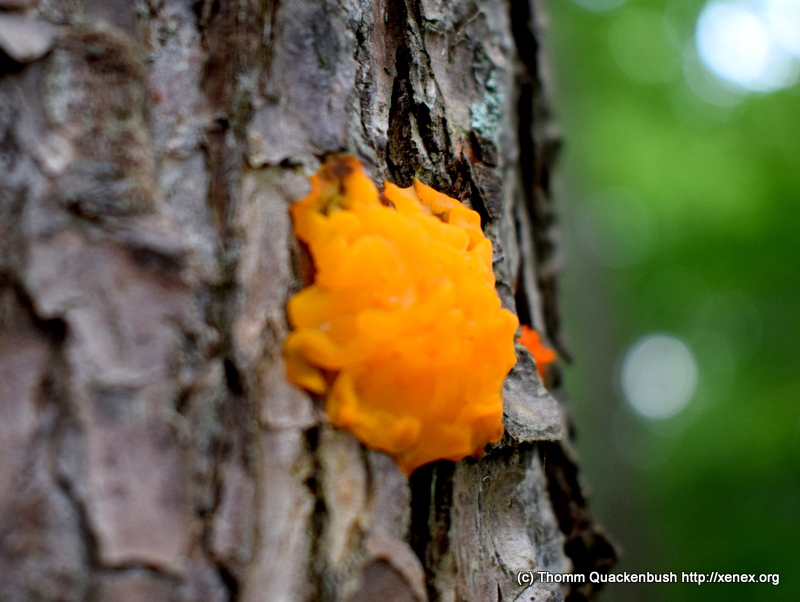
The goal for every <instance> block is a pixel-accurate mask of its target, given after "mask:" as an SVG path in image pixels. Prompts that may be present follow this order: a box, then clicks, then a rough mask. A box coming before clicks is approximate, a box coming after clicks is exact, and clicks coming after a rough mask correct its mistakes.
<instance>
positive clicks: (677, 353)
mask: <svg viewBox="0 0 800 602" xmlns="http://www.w3.org/2000/svg"><path fill="white" fill-rule="evenodd" d="M697 372H698V370H697V361H696V360H695V358H694V355H693V354H692V352H691V350H690V349H689V348H688V347H687V346H686V344H685V343H683V341H681V340H680V339H677V338H675V337H673V336H669V335H665V334H649V335H646V336H644V337H642V338H641V339H639V340H638V341H636V343H634V344H633V346H632V347H631V348H630V349H629V350H628V353H627V354H626V355H625V360H624V361H623V363H622V392H623V393H624V395H625V399H626V401H627V402H628V403H629V404H630V406H631V407H632V408H633V409H634V410H636V412H638V413H639V414H641V415H642V416H644V417H645V418H652V419H664V418H669V417H671V416H674V415H675V414H677V413H678V412H680V411H681V410H682V409H683V408H684V407H686V404H687V403H689V400H690V399H691V398H692V396H693V395H694V392H695V389H696V388H697Z"/></svg>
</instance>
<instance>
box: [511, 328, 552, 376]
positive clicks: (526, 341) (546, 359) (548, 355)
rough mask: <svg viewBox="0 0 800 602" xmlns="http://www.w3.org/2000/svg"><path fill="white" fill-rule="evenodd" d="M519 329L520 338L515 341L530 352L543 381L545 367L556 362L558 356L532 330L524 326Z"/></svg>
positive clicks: (545, 371) (545, 372)
mask: <svg viewBox="0 0 800 602" xmlns="http://www.w3.org/2000/svg"><path fill="white" fill-rule="evenodd" d="M520 328H521V329H522V336H521V337H519V339H517V340H518V341H519V342H520V343H522V344H523V345H525V347H526V348H527V349H528V351H530V352H531V355H532V356H533V359H534V361H535V362H536V371H537V372H538V373H539V376H540V377H541V379H542V380H544V379H545V375H546V374H547V367H548V366H549V365H550V364H552V363H553V362H554V361H556V359H557V358H558V356H557V355H556V352H555V351H553V350H552V349H550V347H547V346H546V345H545V344H544V343H542V339H541V338H540V337H539V333H538V332H536V331H535V330H534V329H533V328H530V327H528V326H525V325H524V324H523V325H522V326H520Z"/></svg>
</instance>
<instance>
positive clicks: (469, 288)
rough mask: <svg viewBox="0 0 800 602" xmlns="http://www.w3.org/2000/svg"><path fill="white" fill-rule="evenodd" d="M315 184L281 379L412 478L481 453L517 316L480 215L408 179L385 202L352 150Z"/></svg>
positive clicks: (299, 216)
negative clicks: (498, 283)
mask: <svg viewBox="0 0 800 602" xmlns="http://www.w3.org/2000/svg"><path fill="white" fill-rule="evenodd" d="M311 183H312V190H311V193H310V194H309V195H308V196H307V197H305V198H304V199H301V200H300V201H297V202H296V203H294V205H292V207H291V214H292V219H293V222H294V232H295V235H296V236H297V238H299V239H300V240H301V241H303V242H305V243H306V244H307V245H308V247H309V250H310V252H311V256H312V258H313V260H314V265H315V268H316V275H315V281H314V283H313V284H312V285H311V286H309V287H308V288H306V289H304V290H302V291H300V292H299V293H297V294H296V295H294V296H293V297H292V298H291V299H290V300H289V304H288V313H289V320H290V322H291V325H292V326H293V328H294V330H293V331H292V332H291V333H290V334H289V336H288V337H287V339H286V343H285V346H284V355H285V358H286V372H287V377H288V379H289V380H290V381H291V382H292V383H294V384H295V385H297V386H298V387H301V388H304V389H307V390H308V391H311V392H314V393H318V394H321V395H324V396H325V409H326V412H327V414H328V418H329V419H330V421H331V423H332V424H333V425H334V426H335V427H338V428H342V429H346V430H348V431H350V432H351V433H353V434H354V435H355V436H356V437H357V438H358V439H359V440H360V441H361V442H363V443H364V444H365V445H367V446H368V447H371V448H373V449H378V450H381V451H384V452H386V453H387V454H389V455H390V456H391V457H392V458H393V459H394V460H395V462H397V464H398V465H399V466H400V468H401V469H402V470H403V472H404V473H406V474H410V473H411V472H412V471H413V470H414V469H416V468H417V467H419V466H422V465H423V464H427V463H428V462H432V461H434V460H439V459H448V460H454V461H455V460H460V459H461V458H464V457H466V456H474V457H480V456H481V455H482V453H483V449H484V447H485V446H486V444H487V443H492V442H496V441H498V440H499V439H500V437H502V435H503V422H502V416H503V399H502V395H501V389H502V386H503V381H504V379H505V377H506V375H507V374H508V372H509V370H511V367H512V366H513V365H514V364H515V363H516V357H515V355H514V333H515V331H516V328H517V324H518V321H517V318H516V316H515V315H514V314H513V313H511V312H510V311H508V310H506V309H502V308H501V307H500V298H499V297H498V296H497V292H496V291H495V288H494V284H495V279H494V273H493V272H492V245H491V242H490V241H489V240H488V239H487V238H486V237H485V236H484V235H483V231H482V230H481V226H480V218H479V216H478V214H477V213H475V212H474V211H472V210H470V209H468V208H467V207H465V206H464V205H462V204H461V203H460V202H458V201H457V200H455V199H452V198H450V197H448V196H446V195H444V194H441V193H439V192H436V191H435V190H433V189H432V188H429V187H428V186H425V185H424V184H422V183H421V182H419V181H416V180H415V181H414V184H413V185H412V186H410V187H409V188H398V187H397V186H394V185H392V184H389V183H388V182H387V183H385V190H384V193H383V196H382V197H381V198H379V195H378V190H377V188H376V187H375V185H374V184H373V183H372V181H371V180H370V179H369V178H368V177H367V176H366V175H364V173H363V171H362V170H361V165H360V164H359V162H358V161H357V160H356V159H355V158H353V157H333V158H331V159H329V160H328V161H327V162H326V163H325V165H324V166H323V167H322V169H321V170H320V171H319V173H318V174H317V175H315V176H313V177H312V178H311ZM381 201H383V203H382V202H381Z"/></svg>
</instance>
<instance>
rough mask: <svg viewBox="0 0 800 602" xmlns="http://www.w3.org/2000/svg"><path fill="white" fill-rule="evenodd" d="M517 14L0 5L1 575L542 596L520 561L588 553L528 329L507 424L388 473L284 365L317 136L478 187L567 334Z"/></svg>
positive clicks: (491, 4)
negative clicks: (293, 218) (297, 212)
mask: <svg viewBox="0 0 800 602" xmlns="http://www.w3.org/2000/svg"><path fill="white" fill-rule="evenodd" d="M538 16H539V10H538V8H537V7H536V6H535V5H534V4H529V3H528V2H516V1H515V2H511V1H509V2H503V1H500V0H481V1H469V0H458V1H454V2H448V3H436V2H426V1H423V2H418V3H417V2H407V3H403V2H397V3H393V2H388V3H383V2H375V3H367V2H358V1H356V0H353V1H350V2H344V3H335V2H327V1H323V2H317V1H311V0H308V1H297V2H292V3H282V2H278V1H277V0H275V1H271V2H270V1H257V0H242V1H240V2H232V1H231V2H228V1H222V2H211V1H208V0H206V1H203V2H195V3H191V2H186V1H180V0H175V1H170V0H166V1H163V2H157V1H152V2H149V3H145V2H130V3H129V2H114V1H112V0H106V1H103V0H84V1H81V0H74V1H70V2H52V1H50V0H40V1H38V2H37V1H36V0H3V1H0V48H1V49H2V51H3V54H2V55H0V56H2V60H0V70H1V71H2V77H0V195H2V196H0V230H1V232H2V235H1V236H0V245H2V253H0V277H1V278H2V279H1V280H0V412H1V413H2V419H1V420H0V457H2V464H0V509H1V510H0V573H2V575H3V578H2V579H0V598H2V599H3V600H65V601H66V600H70V601H71V600H87V599H98V600H115V601H117V600H148V601H150V600H203V601H209V602H216V601H222V600H247V601H251V600H252V601H256V600H259V601H260V600H270V601H281V600H313V599H322V600H350V601H357V600H364V601H367V600H377V599H389V600H404V601H405V600H409V601H410V600H473V601H484V600H501V599H502V600H513V599H520V600H545V599H547V600H557V599H560V596H561V593H560V592H559V591H557V590H556V589H555V588H554V586H546V585H544V584H539V583H536V584H533V585H532V586H530V587H528V588H527V589H526V588H525V587H523V586H520V585H519V584H518V583H517V581H516V575H517V572H518V571H528V570H536V569H538V570H550V571H554V572H562V571H567V570H569V569H570V566H571V565H572V566H574V567H575V569H576V570H577V571H578V572H584V571H588V570H590V568H592V567H595V566H599V567H606V568H607V566H608V563H609V562H610V561H611V559H612V557H613V552H612V550H611V548H610V546H609V545H608V544H607V542H606V541H605V540H604V539H603V537H602V535H600V534H599V533H598V531H597V530H596V528H595V527H593V526H592V524H591V522H590V521H589V519H588V516H587V514H586V510H585V502H584V499H583V497H582V495H581V492H580V488H579V486H578V482H577V477H576V470H577V469H576V466H575V464H574V459H573V457H572V455H571V452H570V448H569V446H568V444H566V443H565V442H564V441H563V440H562V441H561V442H560V443H559V442H558V441H559V440H561V439H562V437H563V436H564V435H565V433H564V430H565V427H564V424H565V420H564V419H563V417H562V415H563V412H562V410H561V409H560V408H559V405H558V403H557V402H556V401H555V400H554V399H553V398H551V397H550V395H549V394H548V393H547V391H546V390H545V389H544V388H543V387H542V385H541V383H540V381H539V379H538V377H537V375H536V370H535V368H534V365H533V362H532V361H531V360H530V358H529V356H527V355H526V354H525V353H524V352H522V351H521V350H520V351H519V353H518V355H519V357H520V361H519V363H518V365H517V367H515V369H514V370H513V371H512V373H511V375H510V376H509V378H508V379H507V383H506V387H505V404H506V408H505V414H506V416H505V423H506V436H505V437H504V439H503V440H502V441H501V442H500V443H499V444H497V445H495V446H493V447H492V448H491V450H490V451H489V453H488V455H487V456H486V457H485V458H484V459H483V460H480V461H462V462H459V463H457V464H453V463H449V462H440V463H437V464H434V465H429V466H427V467H424V468H422V469H420V470H418V471H417V472H416V473H415V474H414V475H412V477H411V478H410V479H408V480H407V479H406V478H405V477H403V476H402V474H401V473H400V472H399V470H398V469H397V468H396V467H395V465H394V464H393V463H392V462H391V460H389V459H388V458H386V457H385V456H384V455H382V454H380V453H377V452H371V451H367V450H365V449H364V448H363V447H362V446H361V445H360V444H359V443H358V442H357V441H356V440H355V439H354V438H353V437H351V436H350V435H348V434H346V433H341V432H336V431H333V430H331V429H330V428H329V427H328V426H326V423H325V418H324V416H323V414H322V413H321V410H320V407H319V405H318V404H317V403H316V402H315V400H312V399H311V398H310V397H308V396H307V395H305V394H304V393H302V392H300V391H298V390H295V389H294V388H292V387H291V386H289V385H288V384H287V383H286V381H285V380H284V377H283V365H282V360H281V343H282V340H283V337H284V336H285V334H286V332H287V323H286V317H285V302H286V299H287V297H288V296H289V295H290V294H291V292H293V291H295V290H297V289H299V288H300V287H301V286H303V283H304V282H305V281H306V280H307V279H308V276H309V274H308V264H307V261H306V258H305V256H304V254H303V251H302V249H300V248H299V247H298V245H297V243H296V242H294V238H293V236H292V233H291V225H290V222H289V218H288V213H287V207H288V205H289V203H291V202H292V201H294V200H296V199H297V198H299V197H301V196H303V195H304V194H305V193H306V192H307V190H308V186H309V184H308V175H309V174H310V173H312V172H313V171H314V170H315V169H316V167H317V166H318V165H319V163H320V161H321V159H322V158H323V157H324V156H325V155H326V154H327V153H330V152H344V153H352V154H354V155H356V156H357V157H359V158H360V159H361V160H362V161H363V162H364V163H365V165H366V166H367V170H368V171H369V172H371V175H372V176H373V177H374V178H376V179H378V178H385V179H388V180H390V181H393V182H395V183H397V184H399V185H403V186H406V185H408V184H409V183H410V179H411V177H412V176H416V177H419V178H420V179H421V180H422V181H423V182H425V183H427V184H429V185H431V186H433V187H435V188H437V189H439V190H441V191H442V192H445V193H447V194H449V195H451V196H454V197H456V198H460V199H462V200H464V201H465V202H467V203H468V204H470V205H471V206H472V207H473V208H474V209H476V210H477V211H478V212H479V213H480V214H481V217H482V220H483V222H484V226H485V230H486V232H487V235H489V236H491V238H492V239H493V242H494V246H495V263H496V266H495V267H496V274H497V281H498V290H499V292H500V295H501V298H502V299H503V301H504V303H505V304H506V305H507V306H509V307H516V310H517V312H518V314H519V316H520V319H521V320H522V321H523V322H525V323H529V324H532V325H533V326H535V327H536V328H537V329H539V330H540V331H542V332H544V333H546V335H547V337H548V338H549V339H550V340H551V341H553V342H554V344H556V345H557V346H559V348H560V349H561V351H562V354H564V349H563V347H561V346H560V344H559V341H560V338H559V326H558V312H557V309H556V304H555V300H556V286H555V284H556V280H555V262H554V258H555V255H554V248H553V231H552V222H553V217H552V215H553V214H552V207H551V200H550V197H549V191H548V175H549V170H550V167H551V163H552V160H553V156H554V152H555V148H556V146H557V143H556V141H555V139H554V138H553V136H552V135H551V133H550V131H549V129H548V124H547V113H546V110H545V107H544V104H543V102H542V97H541V74H540V70H539V62H538V60H539V59H538V52H537V49H538V45H537V42H536V34H537V27H536V19H537V18H538ZM520 349H521V348H520ZM523 590H524V591H523ZM590 590H591V588H590V587H584V588H578V589H576V590H575V591H573V592H572V596H571V597H572V599H581V598H582V597H583V596H585V595H588V594H589V593H590Z"/></svg>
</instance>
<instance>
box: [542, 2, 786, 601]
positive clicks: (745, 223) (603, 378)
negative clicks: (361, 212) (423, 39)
mask: <svg viewBox="0 0 800 602" xmlns="http://www.w3.org/2000/svg"><path fill="white" fill-rule="evenodd" d="M591 1H592V0H581V1H580V2H579V1H578V0H548V2H547V11H548V20H549V25H548V27H547V30H546V31H545V47H546V50H547V60H548V62H549V65H550V69H551V71H552V73H551V76H552V80H553V82H552V83H553V84H554V87H553V89H554V94H553V95H552V96H553V98H552V105H553V107H554V109H555V110H554V113H555V119H556V122H557V123H558V124H559V125H560V127H561V129H562V131H563V135H564V139H565V149H564V153H563V155H562V158H561V165H560V168H559V174H558V176H557V182H556V194H557V195H558V197H559V202H560V203H561V206H562V209H563V214H564V215H563V228H564V235H565V238H566V242H565V252H566V254H567V261H568V263H567V268H566V270H565V272H564V291H563V297H564V306H565V316H564V322H565V328H566V331H567V334H568V338H569V340H570V343H571V345H572V348H573V351H574V354H575V357H576V361H575V364H574V366H573V367H570V368H568V370H567V388H568V390H569V391H570V393H571V395H572V396H573V401H572V403H573V406H574V411H575V414H576V419H577V424H578V436H579V439H578V448H579V451H580V452H581V454H582V457H583V461H584V465H585V475H586V477H587V480H588V482H589V483H590V485H591V488H592V490H593V499H594V508H595V513H596V514H597V515H598V518H599V519H600V521H601V522H602V523H604V524H605V525H606V527H607V528H608V530H609V531H610V532H611V535H612V537H613V538H614V539H616V540H617V541H618V542H619V543H620V544H621V547H622V548H623V559H622V561H621V563H620V565H619V566H618V568H617V570H619V571H621V570H627V571H637V572H638V571H652V572H655V571H674V572H677V573H679V577H680V572H681V571H686V572H692V571H702V572H710V571H718V572H722V573H725V572H730V573H780V579H781V582H780V585H778V586H772V585H768V584H753V585H741V584H704V585H696V584H681V583H678V584H668V585H665V584H661V585H650V586H647V585H641V586H640V585H628V584H618V585H612V586H610V587H608V588H607V590H606V592H605V594H604V595H603V596H602V597H601V599H603V600H606V601H613V600H653V601H661V600H664V601H666V600H669V601H683V600H685V601H691V600H704V601H709V600H745V599H746V600H765V601H766V600H795V599H800V579H798V576H797V575H798V574H800V572H797V567H798V566H800V516H799V515H800V512H799V511H800V361H799V360H800V344H799V341H800V280H799V279H798V275H800V265H799V264H800V86H799V85H797V84H795V85H794V86H792V87H789V88H787V89H785V90H781V91H778V92H773V93H769V94H765V93H750V94H744V93H741V94H739V95H738V96H737V95H736V94H731V95H729V97H728V98H727V99H726V100H725V102H722V103H721V104H722V105H723V106H719V105H715V104H711V103H709V102H707V101H705V100H703V99H702V98H701V97H700V96H699V95H698V94H697V93H696V92H695V91H694V90H695V88H696V86H695V88H693V87H692V84H691V82H692V78H693V77H695V78H696V77H697V73H698V72H699V73H701V75H702V76H703V77H705V78H706V82H707V84H708V85H709V86H714V85H718V83H717V82H715V81H714V78H713V76H711V75H710V74H705V75H703V73H704V72H703V68H702V66H700V65H699V62H698V59H697V58H696V54H693V53H695V51H694V41H693V35H694V31H695V23H696V20H697V17H698V14H699V13H700V11H701V9H702V8H703V6H704V4H705V2H701V1H689V0H686V1H683V0H670V1H666V0H651V1H644V0H642V1H635V0H627V2H622V3H621V4H620V2H613V1H610V0H607V1H606V2H605V4H606V5H607V6H612V5H614V4H617V5H619V6H618V7H617V8H613V9H610V10H606V11H600V12H598V11H592V10H587V9H586V8H585V6H588V5H590V4H591ZM582 5H583V6H582ZM798 35H800V32H798ZM698 70H699V71H698ZM722 88H723V89H724V86H722ZM653 332H661V333H669V334H671V335H673V336H675V337H676V338H678V339H680V340H681V341H683V342H684V343H685V344H686V345H687V346H688V347H689V349H690V350H691V351H692V353H693V354H694V357H695V359H696V362H697V367H698V374H699V377H698V387H697V390H696V392H695V394H694V396H693V397H692V399H691V401H689V403H688V405H687V406H686V407H685V408H684V409H683V410H682V411H681V412H679V413H678V414H676V415H675V416H673V417H671V418H667V419H664V420H660V421H653V420H649V419H646V418H643V417H640V416H639V415H638V414H636V412H635V411H634V410H632V409H631V407H630V406H629V405H628V404H627V403H626V401H625V397H624V395H623V393H622V389H621V387H620V377H619V374H620V368H621V365H622V361H623V358H624V355H625V353H626V351H627V350H628V349H629V348H630V347H631V345H633V343H634V342H635V341H636V340H638V339H639V338H640V337H642V336H644V335H646V334H648V333H653Z"/></svg>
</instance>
